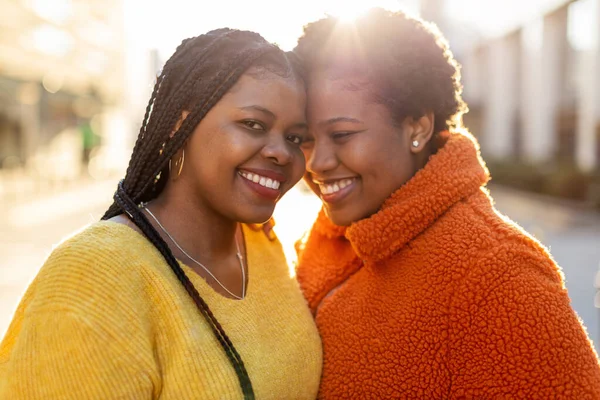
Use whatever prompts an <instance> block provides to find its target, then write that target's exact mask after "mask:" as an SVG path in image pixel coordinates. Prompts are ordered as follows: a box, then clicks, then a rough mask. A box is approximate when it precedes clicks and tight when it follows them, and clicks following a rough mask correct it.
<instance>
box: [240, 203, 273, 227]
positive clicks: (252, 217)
mask: <svg viewBox="0 0 600 400" xmlns="http://www.w3.org/2000/svg"><path fill="white" fill-rule="evenodd" d="M274 211H275V208H274V207H273V208H270V209H268V210H267V209H265V210H256V211H254V212H248V210H246V212H244V213H240V214H239V217H238V219H237V220H238V221H239V222H241V223H244V224H264V223H265V222H267V221H268V220H269V219H271V217H272V216H273V212H274Z"/></svg>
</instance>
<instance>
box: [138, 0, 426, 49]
mask: <svg viewBox="0 0 600 400" xmlns="http://www.w3.org/2000/svg"><path fill="white" fill-rule="evenodd" d="M418 4H419V0H370V1H356V0H304V1H285V0H253V1H246V0H233V1H223V0H213V1H189V0H169V1H168V2H163V1H160V2H159V1H156V2H154V1H153V2H150V1H146V0H126V18H127V25H128V29H131V33H132V34H133V35H134V36H135V38H136V39H137V40H136V41H139V43H140V44H142V45H144V46H148V47H154V48H157V49H159V52H160V54H161V56H162V57H163V58H168V57H169V56H170V55H171V53H172V52H173V51H174V49H175V47H177V45H178V44H179V43H180V42H181V40H182V39H184V38H187V37H190V36H197V35H198V34H201V33H204V32H206V31H209V30H211V29H216V28H222V27H230V28H238V29H247V30H252V31H256V32H259V33H261V34H262V35H263V36H264V37H265V38H266V39H267V40H269V41H272V42H275V43H277V44H279V46H280V47H282V48H284V49H286V50H291V49H292V48H293V47H294V45H295V43H296V40H297V38H298V37H299V36H300V35H301V34H302V27H303V25H305V24H306V23H307V22H310V21H314V20H316V19H318V18H320V17H322V16H324V15H325V14H326V13H330V14H336V15H351V14H353V13H356V12H360V11H361V10H364V9H365V8H368V7H374V6H380V7H384V8H388V9H391V10H399V9H401V8H402V9H404V10H407V11H408V12H411V13H416V12H417V11H418Z"/></svg>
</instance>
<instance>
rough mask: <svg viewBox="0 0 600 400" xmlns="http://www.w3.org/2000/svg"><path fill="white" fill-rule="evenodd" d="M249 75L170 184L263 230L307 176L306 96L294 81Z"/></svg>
mask: <svg viewBox="0 0 600 400" xmlns="http://www.w3.org/2000/svg"><path fill="white" fill-rule="evenodd" d="M252 72H253V71H252V69H251V70H249V71H248V73H246V74H244V75H243V76H242V77H241V78H240V79H239V80H238V82H237V83H236V84H235V85H234V86H233V88H232V89H231V90H230V91H229V92H228V93H227V94H225V95H224V96H223V98H222V99H221V100H220V101H219V102H218V103H217V104H216V105H215V106H214V107H213V108H212V109H211V110H210V111H209V112H208V114H207V115H206V116H205V117H204V118H203V119H202V121H201V122H200V123H199V124H198V126H197V127H196V129H195V130H194V132H193V133H192V136H191V138H190V139H189V141H188V143H187V144H186V145H185V147H184V149H185V162H184V165H183V168H182V172H181V175H180V176H179V177H178V178H177V180H176V181H174V182H169V184H168V185H169V186H172V187H178V188H179V189H178V190H183V191H185V192H186V193H185V196H187V197H188V198H189V199H193V200H194V201H196V202H198V204H197V205H199V206H200V207H203V208H204V209H206V210H209V211H211V212H214V213H216V214H219V215H221V216H223V217H225V218H228V219H231V220H233V221H240V222H244V223H261V222H264V221H266V220H268V219H269V218H270V217H271V215H272V213H273V210H274V207H275V203H276V202H277V200H278V199H279V198H280V197H281V196H282V195H283V194H284V193H285V192H287V191H288V190H289V189H290V188H292V187H293V186H294V185H295V184H296V183H297V182H298V181H299V180H300V178H301V177H302V175H303V173H304V162H305V160H304V157H303V154H302V151H301V149H300V145H301V144H302V142H303V140H304V139H305V137H306V135H307V126H306V118H305V104H306V94H305V88H304V86H303V84H302V83H301V82H299V81H297V80H295V79H292V78H289V79H286V78H282V77H280V76H279V75H276V74H274V73H271V72H268V71H262V72H260V74H254V73H252ZM167 189H169V188H167Z"/></svg>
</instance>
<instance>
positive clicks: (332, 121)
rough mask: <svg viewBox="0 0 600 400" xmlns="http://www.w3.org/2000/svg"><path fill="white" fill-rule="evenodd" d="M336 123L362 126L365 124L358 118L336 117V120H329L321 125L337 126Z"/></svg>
mask: <svg viewBox="0 0 600 400" xmlns="http://www.w3.org/2000/svg"><path fill="white" fill-rule="evenodd" d="M336 122H351V123H354V124H362V123H363V122H362V121H361V120H359V119H356V118H351V117H335V118H329V119H328V120H325V121H322V122H321V123H320V125H331V124H335V123H336Z"/></svg>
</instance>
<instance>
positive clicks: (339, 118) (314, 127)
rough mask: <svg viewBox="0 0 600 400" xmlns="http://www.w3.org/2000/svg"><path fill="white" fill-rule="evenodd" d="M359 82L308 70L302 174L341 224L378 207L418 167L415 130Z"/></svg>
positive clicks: (328, 213) (326, 208) (336, 222)
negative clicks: (307, 134) (308, 137)
mask: <svg viewBox="0 0 600 400" xmlns="http://www.w3.org/2000/svg"><path fill="white" fill-rule="evenodd" d="M361 87H365V85H364V84H363V83H362V82H357V81H356V80H353V79H352V78H336V79H332V78H331V77H330V76H329V75H328V74H327V73H326V72H321V73H314V74H313V75H312V76H311V82H310V85H309V88H308V108H307V110H308V111H307V115H308V121H309V128H310V135H311V140H310V141H308V142H306V143H305V145H304V146H303V151H304V154H305V157H306V160H307V165H306V167H307V174H306V180H307V181H308V184H309V185H310V186H311V188H312V189H313V191H314V192H315V193H316V194H317V195H318V196H319V197H320V198H321V200H322V201H323V204H324V206H325V211H326V213H327V215H328V216H329V218H330V219H331V220H332V221H333V222H334V223H335V224H337V225H342V226H345V225H350V224H351V223H352V222H355V221H358V220H360V219H363V218H367V217H369V216H370V215H372V214H374V213H376V212H377V211H378V210H379V209H380V207H381V205H382V204H383V202H384V201H385V200H386V199H387V198H388V197H389V196H390V195H391V194H392V193H393V192H395V191H396V190H397V189H399V188H400V187H401V186H402V185H403V184H404V183H405V182H406V181H408V180H409V179H410V178H411V177H412V176H413V175H414V173H415V172H416V170H417V167H418V160H417V158H416V157H415V156H414V154H415V151H414V150H416V148H414V147H412V145H411V142H412V140H413V137H414V134H415V132H416V131H415V130H414V129H413V127H412V126H411V125H410V124H408V123H406V124H402V126H398V125H397V124H395V123H394V121H393V119H392V118H391V116H390V114H389V111H388V109H387V108H386V107H385V106H383V105H381V104H377V103H375V102H374V101H373V99H372V95H371V93H370V92H369V91H368V90H367V89H366V88H364V89H360V88H361ZM357 88H358V89H357ZM411 147H412V148H411ZM419 147H420V146H419Z"/></svg>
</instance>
